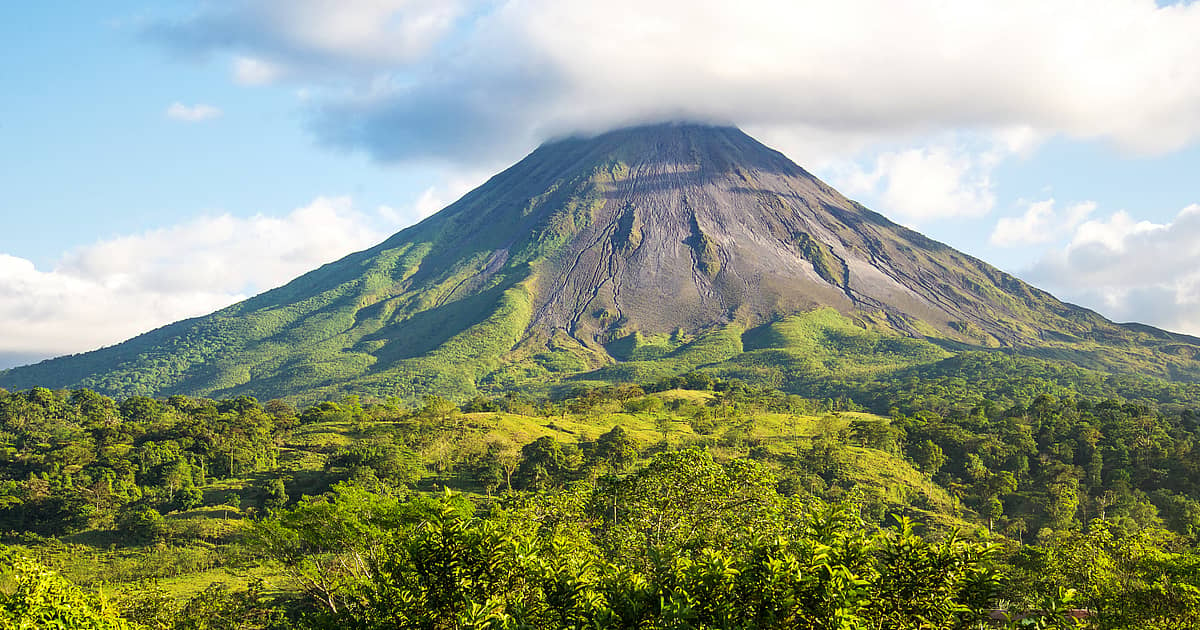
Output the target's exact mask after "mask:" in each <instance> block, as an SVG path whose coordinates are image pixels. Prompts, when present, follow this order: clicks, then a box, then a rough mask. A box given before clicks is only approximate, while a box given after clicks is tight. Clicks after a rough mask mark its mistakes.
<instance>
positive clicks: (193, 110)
mask: <svg viewBox="0 0 1200 630" xmlns="http://www.w3.org/2000/svg"><path fill="white" fill-rule="evenodd" d="M220 115H221V110H220V109H218V108H216V107H213V106H212V105H204V104H203V103H197V104H195V105H184V104H183V103H179V102H175V103H171V105H170V107H168V108H167V118H172V119H174V120H182V121H184V122H200V121H202V120H210V119H213V118H216V117H218V116H220Z"/></svg>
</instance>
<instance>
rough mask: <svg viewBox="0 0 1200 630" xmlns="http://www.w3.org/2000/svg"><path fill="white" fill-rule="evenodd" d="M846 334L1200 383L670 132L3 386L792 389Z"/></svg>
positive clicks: (827, 192)
mask: <svg viewBox="0 0 1200 630" xmlns="http://www.w3.org/2000/svg"><path fill="white" fill-rule="evenodd" d="M847 340H851V341H849V342H848V341H847ZM847 343H850V345H851V346H855V345H856V346H863V344H866V347H859V348H858V350H857V351H858V352H859V353H860V354H861V355H862V356H864V357H870V356H881V355H892V356H895V357H903V360H902V361H901V360H900V359H897V361H900V362H901V363H903V362H905V361H907V362H908V363H909V364H911V363H913V362H926V361H936V360H940V359H944V358H946V357H948V356H950V355H951V354H952V353H954V352H958V351H961V350H964V349H972V348H974V349H1001V350H1004V351H1007V352H1016V353H1022V354H1030V355H1034V356H1039V357H1044V358H1051V359H1055V360H1060V361H1069V362H1072V363H1075V364H1077V365H1080V366H1084V367H1088V368H1094V369H1099V370H1102V371H1106V372H1145V373H1151V374H1155V375H1158V376H1164V377H1168V378H1174V379H1182V380H1196V379H1197V375H1200V365H1198V364H1197V363H1196V361H1195V357H1197V356H1198V353H1200V340H1198V339H1195V338H1192V337H1187V336H1184V335H1175V334H1172V333H1167V332H1164V331H1161V330H1157V329H1153V328H1150V327H1146V326H1139V325H1119V324H1114V323H1112V322H1110V321H1108V320H1106V319H1105V318H1103V317H1101V316H1100V315H1098V314H1096V313H1094V312H1092V311H1089V310H1086V309H1083V308H1079V307H1076V306H1073V305H1070V304H1065V303H1062V302H1060V301H1058V300H1056V299H1055V298H1054V297H1053V296H1051V295H1049V294H1047V293H1045V292H1043V291H1040V290H1038V289H1036V288H1034V287H1031V286H1029V285H1027V284H1026V283H1024V282H1022V281H1020V280H1018V279H1016V278H1014V277H1013V276H1011V275H1008V274H1006V273H1004V272H1001V271H999V270H997V269H995V268H993V267H991V266H989V265H987V264H986V263H983V262H981V261H979V260H977V259H975V258H972V257H971V256H968V255H966V254H963V253H961V252H958V251H956V250H954V249H952V248H950V247H948V246H946V245H943V244H941V243H937V242H935V241H932V240H930V239H928V238H925V237H924V236H922V235H920V234H918V233H916V232H914V231H912V230H909V229H906V228H904V227H901V226H899V225H896V224H894V223H892V222H891V221H888V220H887V219H885V218H884V217H883V216H881V215H879V214H877V213H875V212H872V211H871V210H868V209H867V208H865V207H863V206H861V205H859V204H857V203H855V202H853V201H850V200H848V199H846V198H845V197H843V196H842V195H841V194H840V193H838V192H837V191H836V190H834V189H832V188H831V187H829V186H828V185H826V184H824V183H823V182H821V181H820V180H818V179H816V178H815V177H813V176H812V175H811V174H809V173H808V172H806V171H805V170H804V169H802V168H800V167H799V166H797V165H796V164H794V163H793V162H791V161H790V160H788V159H787V158H786V157H785V156H783V155H782V154H781V153H779V152H777V151H774V150H772V149H769V148H768V147H766V146H764V145H762V144H761V143H759V142H758V141H756V140H754V139H753V138H751V137H749V136H747V135H746V134H744V133H742V132H741V131H739V130H737V129H734V128H729V127H713V126H704V125H695V124H665V125H655V126H646V127H636V128H629V129H622V130H618V131H613V132H610V133H606V134H602V135H599V136H595V137H590V138H570V139H565V140H559V141H555V142H551V143H548V144H545V145H543V146H541V147H539V148H538V149H537V150H535V151H534V152H533V153H531V154H530V155H529V156H527V157H526V158H525V159H523V160H521V161H520V162H518V163H517V164H515V165H513V166H512V167H510V168H509V169H507V170H505V171H503V172H502V173H500V174H498V175H496V176H495V177H493V178H492V179H490V180H489V181H488V182H487V183H485V184H484V185H482V186H480V187H479V188H477V189H475V190H473V191H471V192H470V193H468V194H467V195H465V196H464V197H463V198H462V199H460V200H458V201H457V202H455V203H453V204H451V205H450V206H448V207H446V208H445V209H443V210H442V211H440V212H438V213H437V214H435V215H433V216H431V217H429V218H428V219H426V220H424V221H422V222H421V223H419V224H417V225H414V226H412V227H410V228H408V229H405V230H403V231H401V232H399V233H397V234H395V235H394V236H392V237H391V238H389V239H388V240H387V241H385V242H383V243H381V244H380V245H378V246H376V247H374V248H371V249H369V250H366V251H363V252H359V253H356V254H352V255H350V256H347V257H345V258H343V259H341V260H339V261H337V262H334V263H331V264H328V265H325V266H323V267H321V268H320V269H317V270H315V271H312V272H310V273H308V274H305V275H304V276H301V277H300V278H297V279H296V280H294V281H292V282H290V283H289V284H287V285H285V286H283V287H280V288H277V289H274V290H271V291H268V292H266V293H263V294H261V295H259V296H256V297H254V298H251V299H249V300H246V301H244V302H241V303H239V304H235V305H233V306H230V307H228V308H226V309H223V310H221V311H218V312H216V313H213V314H211V315H208V316H205V317H200V318H196V319H191V320H186V321H181V322H177V323H175V324H171V325H169V326H165V327H163V328H160V329H157V330H154V331H151V332H149V333H146V334H144V335H141V336H138V337H136V338H134V339H131V340H129V341H127V342H124V343H122V344H119V345H116V346H112V347H109V348H104V349H101V350H96V351H94V352H88V353H85V354H81V355H76V356H71V357H62V358H58V359H53V360H50V361H45V362H42V363H40V364H37V365H33V366H27V367H23V368H17V369H14V370H10V371H8V372H6V373H3V374H0V386H4V387H7V388H10V389H14V388H23V387H30V386H34V385H42V386H85V387H90V388H93V389H96V390H98V391H101V392H104V393H108V394H113V395H118V396H123V395H134V394H137V395H155V396H161V395H169V394H176V393H179V394H190V395H205V396H221V397H228V396H235V395H240V394H249V395H254V396H258V397H281V396H291V397H297V396H301V397H304V398H311V397H319V396H326V397H327V396H329V395H331V394H333V393H338V392H346V393H349V392H354V393H365V394H372V395H378V396H389V395H400V396H402V397H403V396H409V397H411V396H415V395H417V394H419V393H421V392H425V391H438V392H443V393H445V394H447V395H454V396H460V397H466V396H471V395H474V394H476V393H478V392H480V391H492V392H497V391H505V390H509V389H513V388H518V387H529V386H531V385H532V384H542V385H544V384H546V383H553V382H562V381H563V380H565V379H577V380H579V379H583V380H599V381H615V380H630V379H632V380H640V379H647V378H657V377H661V376H665V375H670V374H675V373H679V372H683V371H687V370H693V369H707V370H712V371H714V372H719V373H736V374H738V375H741V376H746V375H750V376H754V375H755V374H758V375H764V374H765V375H767V377H770V378H773V379H774V380H775V381H779V380H780V378H782V380H783V382H785V383H786V381H787V378H789V375H791V377H794V376H795V375H796V374H797V373H803V372H804V371H805V370H809V369H811V368H812V365H811V364H812V362H813V357H814V356H816V354H814V349H815V348H820V347H826V348H827V349H828V346H829V344H835V345H836V344H843V345H845V344H847ZM833 353H834V354H838V353H841V350H838V349H835V350H834V351H833ZM818 354H819V353H818ZM750 368H754V369H750ZM771 375H774V376H771ZM781 375H782V376H781ZM776 384H778V383H776Z"/></svg>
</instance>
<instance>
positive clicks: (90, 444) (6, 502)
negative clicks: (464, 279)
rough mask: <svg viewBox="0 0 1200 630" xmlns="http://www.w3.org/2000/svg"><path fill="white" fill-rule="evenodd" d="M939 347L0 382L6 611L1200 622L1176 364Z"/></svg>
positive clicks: (426, 618) (1195, 475)
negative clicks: (655, 373)
mask: <svg viewBox="0 0 1200 630" xmlns="http://www.w3.org/2000/svg"><path fill="white" fill-rule="evenodd" d="M934 365H936V366H938V367H937V368H936V370H934V369H933V368H930V367H928V366H926V367H925V368H923V369H924V370H925V371H924V372H920V373H917V371H914V373H912V374H906V373H904V372H903V371H901V372H897V373H895V375H894V376H892V377H889V378H886V379H875V380H871V381H865V380H864V381H857V382H851V381H847V382H844V383H841V384H836V383H835V384H828V383H811V384H808V385H805V384H804V383H800V382H792V383H789V384H787V388H788V391H790V392H793V393H786V392H784V391H781V390H779V389H773V388H771V387H764V386H762V385H761V384H758V385H748V384H747V381H744V380H739V379H737V378H733V377H731V376H729V375H728V374H713V373H704V372H689V373H686V374H683V375H681V376H672V377H666V378H661V379H658V380H655V381H649V382H644V383H641V384H640V385H634V384H615V385H614V384H609V385H594V386H593V385H587V384H584V385H566V386H563V387H562V388H559V389H557V390H555V391H554V392H553V393H551V394H550V395H547V396H543V395H540V394H539V395H524V394H519V393H509V394H504V395H500V396H496V397H484V396H479V397H476V398H474V399H470V400H464V401H452V400H449V399H447V398H443V397H440V396H438V395H436V394H429V395H426V396H424V397H423V398H421V399H420V400H402V399H399V398H393V399H376V398H365V397H364V398H359V397H356V396H345V397H342V398H340V399H338V400H330V401H323V402H319V403H316V404H311V405H301V406H299V407H297V406H293V404H292V403H289V402H285V401H280V400H272V401H269V402H265V403H263V402H259V401H257V400H255V399H253V398H249V397H239V398H233V399H226V400H207V399H198V398H190V397H183V396H173V397H169V398H164V399H151V398H145V397H130V398H125V399H122V400H114V399H111V398H108V397H105V396H102V395H99V394H97V393H95V392H92V391H89V390H86V389H78V390H73V391H65V390H61V391H52V390H48V389H43V388H34V389H30V390H25V391H16V392H5V391H3V390H0V533H2V536H3V539H2V543H3V547H2V548H0V558H2V560H0V628H5V629H7V628H43V627H44V628H155V629H167V628H178V629H184V628H186V629H202V628H213V629H216V628H244V629H252V628H254V629H257V628H347V629H349V628H838V629H846V630H849V629H860V628H897V629H900V628H905V629H906V628H1003V627H1013V628H1017V627H1022V628H1023V627H1033V628H1070V627H1086V628H1129V629H1135V628H1137V629H1141V628H1164V629H1165V628H1195V627H1200V548H1198V547H1197V539H1196V536H1197V534H1198V533H1200V470H1198V468H1200V459H1198V458H1197V456H1196V453H1195V450H1196V448H1197V446H1196V445H1197V438H1198V437H1200V413H1198V411H1200V400H1198V397H1197V395H1196V392H1195V390H1194V388H1193V387H1192V386H1187V385H1171V384H1166V383H1165V382H1160V381H1153V380H1139V379H1123V380H1122V379H1117V378H1115V377H1112V378H1109V377H1105V378H1100V377H1096V376H1094V375H1092V374H1091V373H1089V372H1086V371H1084V370H1076V369H1074V368H1062V367H1055V366H1054V365H1053V364H1049V363H1044V362H1041V361H1038V360H1036V359H1029V358H1021V357H1006V356H1004V355H998V354H982V353H979V354H972V353H964V354H962V355H959V356H958V357H956V358H955V361H953V362H946V361H943V362H939V363H936V364H934ZM919 369H921V368H918V369H917V370H919ZM835 394H836V395H835Z"/></svg>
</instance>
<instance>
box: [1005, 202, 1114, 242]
mask: <svg viewBox="0 0 1200 630" xmlns="http://www.w3.org/2000/svg"><path fill="white" fill-rule="evenodd" d="M1054 204H1055V201H1054V200H1053V199H1046V200H1044V201H1035V202H1033V203H1027V204H1026V206H1027V208H1026V210H1025V214H1023V215H1021V216H1019V217H1001V218H1000V220H998V221H997V222H996V227H995V229H993V230H992V236H991V242H992V244H993V245H998V246H1000V247H1013V246H1017V245H1035V244H1038V243H1049V242H1051V241H1055V240H1058V239H1060V238H1062V237H1064V236H1066V235H1068V234H1070V232H1071V231H1072V230H1074V229H1075V228H1076V227H1077V226H1078V225H1079V224H1080V223H1082V222H1083V220H1084V219H1086V218H1087V217H1088V215H1090V214H1091V213H1092V212H1093V211H1095V209H1096V202H1094V201H1084V202H1081V203H1076V204H1072V205H1070V206H1067V208H1065V209H1064V210H1063V211H1062V212H1061V213H1060V212H1058V211H1056V210H1055V209H1054Z"/></svg>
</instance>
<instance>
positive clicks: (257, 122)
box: [0, 0, 1200, 368]
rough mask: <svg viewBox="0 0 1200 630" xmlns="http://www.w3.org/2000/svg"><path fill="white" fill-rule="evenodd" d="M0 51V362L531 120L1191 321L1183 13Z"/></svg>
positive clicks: (20, 38) (266, 258)
mask: <svg viewBox="0 0 1200 630" xmlns="http://www.w3.org/2000/svg"><path fill="white" fill-rule="evenodd" d="M0 38H3V39H2V40H0V41H4V51H5V54H3V55H0V80H2V81H3V82H4V85H5V89H4V98H3V99H0V147H3V148H4V150H3V151H2V152H0V189H2V190H3V191H4V195H3V197H2V198H0V199H2V200H0V211H2V216H3V219H4V229H3V230H0V321H4V322H5V326H4V327H3V330H0V368H2V367H4V366H6V365H14V364H18V363H21V362H25V361H29V360H34V359H39V358H44V357H48V356H53V355H57V354H63V353H71V352H79V351H84V350H89V349H92V348H95V347H99V346H101V345H108V344H111V343H115V342H118V341H121V340H123V339H125V338H128V337H129V336H132V335H134V334H137V333H139V332H142V331H145V330H148V329H150V328H153V327H156V326H159V325H162V324H165V323H169V322H171V321H174V320H177V319H180V318H183V317H189V316H194V315H199V314H203V313H206V312H210V311H211V310H214V309H216V308H219V307H221V306H224V305H226V304H229V303H232V302H234V301H237V300H239V299H242V298H244V297H247V296H249V295H252V294H254V293H257V292H260V291H263V290H266V289H268V288H271V287H272V286H276V285H278V284H281V283H283V282H285V281H287V280H288V279H290V278H291V277H294V276H296V275H299V274H300V273H303V272H304V271H306V270H308V269H310V268H313V267H316V266H318V265H320V264H322V263H324V262H328V261H330V260H333V259H336V258H338V257H340V256H342V255H344V254H346V253H349V252H350V251H354V250H357V249H362V248H364V247H368V246H370V245H372V244H374V243H375V242H377V241H379V240H382V239H383V238H385V237H386V236H387V235H388V234H390V233H392V232H394V231H396V230H398V229H400V228H402V227H404V226H406V225H409V224H411V223H413V222H415V221H416V220H419V219H420V218H421V217H423V216H426V215H428V214H429V213H431V212H433V211H436V210H437V209H439V208H440V207H442V206H443V205H445V204H447V203H449V202H451V201H453V200H454V199H455V198H456V197H457V196H459V195H460V194H462V193H463V192H465V191H466V190H468V189H469V188H470V187H472V186H474V185H477V184H478V183H481V182H482V181H483V180H484V179H485V178H486V177H487V176H488V175H490V174H491V173H493V172H495V171H496V170H498V169H500V168H503V167H504V166H506V165H508V164H510V163H512V162H514V161H516V160H517V159H519V158H520V157H521V156H522V155H524V154H525V153H527V152H528V151H529V150H531V149H532V148H534V147H535V146H536V145H537V144H538V143H539V142H541V141H543V140H545V139H546V138H548V137H552V136H556V135H560V134H564V133H571V132H594V131H598V130H603V129H606V128H610V127H615V126H620V125H623V124H630V123H637V122H650V121H657V120H668V119H672V118H681V117H682V118H688V119H693V120H708V121H714V122H731V123H734V124H738V125H739V126H741V127H743V128H744V129H745V130H746V131H748V132H749V133H751V134H752V135H755V136H756V137H758V138H760V139H761V140H763V141H764V142H766V143H767V144H769V145H771V146H774V147H776V148H778V149H780V150H782V151H784V152H785V153H787V154H788V155H789V156H791V157H792V158H793V159H795V160H796V161H798V162H799V163H800V164H801V165H803V166H805V167H806V168H808V169H809V170H811V171H813V172H815V173H816V174H817V175H818V176H820V177H822V178H823V179H825V180H826V181H828V182H829V183H831V184H833V185H834V186H835V187H837V188H839V189H840V190H842V191H843V192H844V193H846V194H847V195H848V196H851V197H852V198H855V199H857V200H859V201H861V202H863V203H865V204H866V205H868V206H869V207H871V208H873V209H875V210H877V211H879V212H882V213H883V214H885V215H887V216H889V217H891V218H892V219H893V220H896V221H898V222H900V223H904V224H906V225H909V226H911V227H914V228H916V229H919V230H921V231H922V232H925V233H926V234H928V235H929V236H932V237H934V238H937V239H939V240H942V241H944V242H947V243H949V244H951V245H953V246H955V247H957V248H959V249H962V250H964V251H966V252H967V253H970V254H973V255H975V256H978V257H980V258H983V259H984V260H987V261H989V262H992V263H993V264H996V265H997V266H999V267H1001V268H1003V269H1006V270H1008V271H1012V272H1014V273H1017V274H1018V275H1020V276H1021V277H1023V278H1025V279H1027V280H1030V281H1032V282H1034V283H1035V284H1037V285H1038V286H1041V287H1043V288H1045V289H1047V290H1050V291H1051V292H1052V293H1055V294H1056V295H1058V296H1059V297H1061V298H1063V299H1066V300H1068V301H1073V302H1076V303H1079V304H1083V305H1085V306H1088V307H1091V308H1095V309H1097V310H1099V311H1100V312H1101V313H1103V314H1105V315H1107V316H1109V317H1111V318H1113V319H1116V320H1119V321H1130V320H1136V321H1144V322H1147V323H1151V324H1154V325H1158V326H1162V327H1165V328H1169V329H1172V330H1179V331H1184V332H1190V333H1193V334H1200V245H1198V244H1200V207H1197V206H1196V204H1198V203H1200V184H1198V178H1197V176H1196V173H1200V146H1197V145H1198V140H1200V69H1198V67H1200V64H1196V63H1195V62H1194V60H1195V59H1197V58H1200V43H1198V42H1200V7H1197V6H1196V5H1193V4H1190V3H1175V4H1164V5H1160V4H1156V3H1155V2H1153V1H1152V0H1108V1H1106V2H1103V3H1089V4H1088V5H1087V6H1086V7H1084V6H1083V4H1082V3H1078V2H1067V1H1062V2H1059V1H1057V0H1043V1H1038V2H1034V1H1027V0H1014V1H1013V2H1009V3H1003V6H1002V5H1001V4H1000V3H994V2H972V1H964V2H960V3H953V4H951V5H946V4H944V3H939V2H934V1H933V0H917V1H914V2H910V3H890V2H870V1H865V0H861V1H860V0H847V1H846V2H839V3H828V2H807V1H803V0H802V1H792V0H787V1H784V0H756V1H753V2H746V3H738V4H737V6H736V7H735V6H734V4H733V3H728V2H718V1H715V0H693V1H689V2H681V1H675V0H659V1H638V2H635V1H633V0H611V1H610V2H606V3H591V2H563V1H559V2H551V1H550V0H524V1H520V2H518V1H507V0H487V1H479V2H472V1H469V0H359V1H344V2H333V1H331V0H289V1H286V2H285V1H283V0H228V1H227V2H199V1H183V0H180V1H176V2H171V3H166V2H152V3H151V2H140V1H131V0H127V1H123V2H106V3H86V2H76V3H9V4H8V5H6V6H5V7H4V8H0Z"/></svg>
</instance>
